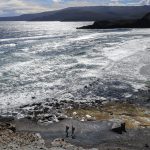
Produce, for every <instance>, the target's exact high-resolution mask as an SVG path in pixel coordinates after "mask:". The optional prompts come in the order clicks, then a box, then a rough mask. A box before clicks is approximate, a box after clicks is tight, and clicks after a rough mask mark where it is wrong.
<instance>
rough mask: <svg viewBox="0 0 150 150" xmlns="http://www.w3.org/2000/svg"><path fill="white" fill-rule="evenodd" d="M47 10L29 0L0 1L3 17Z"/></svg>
mask: <svg viewBox="0 0 150 150" xmlns="http://www.w3.org/2000/svg"><path fill="white" fill-rule="evenodd" d="M48 9H49V8H48V7H45V6H43V5H40V4H38V3H35V2H32V1H29V0H0V10H1V12H3V13H1V15H2V14H3V16H6V15H17V14H18V15H19V14H23V13H35V12H42V11H46V10H48ZM10 12H11V14H10Z"/></svg>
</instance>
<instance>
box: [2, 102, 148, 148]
mask: <svg viewBox="0 0 150 150" xmlns="http://www.w3.org/2000/svg"><path fill="white" fill-rule="evenodd" d="M64 102H65V101H64ZM47 104H48V103H47ZM67 104H68V105H69V106H70V108H69V109H68V105H67ZM49 105H51V104H49ZM34 106H35V108H37V107H40V104H39V103H38V104H37V105H35V104H34V105H32V107H34ZM56 106H57V109H56ZM59 106H60V107H59ZM61 106H62V103H60V105H59V104H58V103H56V104H55V108H54V109H56V110H58V111H59V110H60V109H62V107H61ZM65 106H66V108H65V109H64V110H63V111H62V112H61V117H60V116H59V120H58V118H57V120H55V121H54V122H53V123H52V122H50V121H49V119H51V117H52V115H51V114H50V112H52V111H50V112H48V110H47V112H46V113H45V114H43V119H44V121H43V122H39V120H42V118H40V117H41V115H40V116H39V115H38V112H36V113H37V114H36V116H34V115H35V114H34V115H33V116H32V115H30V117H29V116H27V117H26V118H22V119H15V118H12V120H9V119H10V118H9V119H8V118H7V117H4V118H5V120H3V119H0V126H1V123H4V124H5V123H6V122H7V120H8V122H9V123H10V124H11V125H13V126H14V127H15V130H16V131H15V133H9V134H10V135H11V134H17V135H18V133H19V134H20V136H24V135H25V137H26V138H27V139H28V137H32V136H35V137H36V136H37V134H38V135H40V138H39V136H38V140H40V141H43V147H44V148H43V149H45V150H49V149H50V150H51V149H55V148H56V147H57V148H60V149H61V148H62V147H64V149H65V146H66V145H69V146H71V147H73V150H76V149H77V148H81V150H82V149H89V148H96V149H95V150H97V149H100V150H105V149H110V150H114V149H117V148H120V149H123V150H126V149H129V150H130V149H132V150H133V149H136V150H138V149H139V150H141V149H142V148H143V149H144V148H145V149H147V148H146V147H149V145H148V139H149V138H150V134H149V131H150V119H149V118H150V111H149V109H148V108H147V107H141V106H139V105H137V104H133V103H129V102H107V103H105V104H104V103H103V104H101V103H95V104H94V103H90V104H87V103H83V102H81V103H73V102H70V103H69V102H67V101H66V105H65ZM96 106H97V107H96ZM35 111H36V109H35ZM37 111H38V110H37ZM39 113H40V112H39ZM53 113H54V112H53ZM55 113H56V112H55ZM48 115H49V116H48ZM35 117H37V118H35ZM38 117H39V118H38ZM136 117H137V118H136ZM138 117H139V118H138ZM83 118H84V119H83ZM55 119H56V118H55ZM126 119H127V120H126ZM136 119H137V120H136ZM46 120H47V121H46ZM131 120H132V121H131ZM144 120H145V122H144ZM130 121H131V122H134V123H135V124H132V125H131V124H130V123H129V122H130ZM138 121H139V122H138ZM8 122H7V123H8ZM121 122H124V123H125V125H126V128H125V129H126V131H127V132H122V133H121V134H120V132H119V133H118V132H113V131H112V127H113V126H114V125H115V127H116V128H117V129H118V128H119V131H120V124H121ZM142 123H143V124H142ZM66 125H68V126H69V127H70V128H71V127H72V125H73V126H74V127H75V139H72V138H71V137H69V138H66V137H65V127H66ZM129 125H130V126H129ZM6 129H7V128H6ZM8 130H10V129H8ZM6 134H7V133H6ZM26 134H27V135H28V134H29V135H30V136H26ZM70 134H71V131H69V136H70ZM139 134H140V137H139V136H138V135H139ZM4 135H5V134H4ZM4 135H3V136H4ZM3 136H2V137H3ZM14 136H15V137H16V135H14ZM0 138H1V136H0ZM8 139H9V137H8ZM0 141H1V140H0ZM62 143H63V144H62ZM32 144H33V143H32V142H31V143H29V144H27V145H28V146H31V147H32V148H33V147H34V146H33V145H32ZM27 145H26V146H27ZM37 145H38V144H36V146H37ZM56 145H57V146H56ZM62 145H63V146H62ZM15 146H16V144H15ZM40 146H41V145H40ZM61 146H62V147H61ZM0 148H1V147H0ZM7 149H8V150H9V147H7ZM33 149H34V148H33ZM14 150H18V149H14ZM62 150H63V149H62ZM68 150H69V149H68Z"/></svg>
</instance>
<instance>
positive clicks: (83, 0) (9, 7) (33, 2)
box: [0, 0, 150, 16]
mask: <svg viewBox="0 0 150 150" xmlns="http://www.w3.org/2000/svg"><path fill="white" fill-rule="evenodd" d="M95 5H150V0H0V16H10V15H20V14H26V13H36V12H43V11H51V10H56V9H61V8H66V7H75V6H95Z"/></svg>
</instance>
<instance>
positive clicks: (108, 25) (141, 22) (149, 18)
mask: <svg viewBox="0 0 150 150" xmlns="http://www.w3.org/2000/svg"><path fill="white" fill-rule="evenodd" d="M115 28H150V13H147V14H146V15H145V16H144V17H143V18H141V19H130V20H127V19H124V20H103V21H95V22H94V24H93V25H89V26H83V27H80V28H78V29H115Z"/></svg>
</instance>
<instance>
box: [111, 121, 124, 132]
mask: <svg viewBox="0 0 150 150" xmlns="http://www.w3.org/2000/svg"><path fill="white" fill-rule="evenodd" d="M111 131H113V132H116V133H118V134H122V133H123V132H126V128H125V122H119V121H117V122H113V124H112V127H111Z"/></svg>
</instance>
